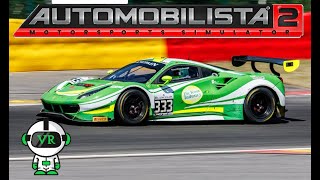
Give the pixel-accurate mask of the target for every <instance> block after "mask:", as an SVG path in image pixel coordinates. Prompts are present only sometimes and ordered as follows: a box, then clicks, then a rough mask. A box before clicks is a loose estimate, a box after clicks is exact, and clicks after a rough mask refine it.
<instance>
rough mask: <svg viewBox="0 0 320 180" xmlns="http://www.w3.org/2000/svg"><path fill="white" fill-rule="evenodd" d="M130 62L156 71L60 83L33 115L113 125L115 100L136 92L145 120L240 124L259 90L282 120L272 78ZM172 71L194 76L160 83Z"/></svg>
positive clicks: (169, 61)
mask: <svg viewBox="0 0 320 180" xmlns="http://www.w3.org/2000/svg"><path fill="white" fill-rule="evenodd" d="M136 63H142V64H148V66H149V65H150V66H153V65H155V66H156V65H161V68H160V69H159V70H157V71H156V72H155V73H154V74H153V75H152V77H150V78H149V79H148V80H147V81H146V82H144V83H141V82H132V81H116V80H108V79H104V78H88V77H83V78H75V79H72V80H68V81H65V82H62V83H60V84H58V85H56V86H54V87H53V88H51V89H50V90H49V91H47V92H45V93H44V94H43V95H42V97H41V100H42V103H43V109H42V110H41V112H40V114H39V115H40V116H46V117H52V118H54V117H60V118H64V119H68V120H72V121H81V122H106V121H114V120H115V117H116V115H115V108H116V107H117V102H118V99H119V96H120V95H121V94H123V93H124V92H126V91H128V90H129V89H136V90H140V91H142V92H143V93H144V94H145V95H146V97H147V98H148V101H149V106H148V109H149V111H148V120H149V121H198V120H244V119H245V118H244V101H245V98H246V96H247V95H248V93H249V92H250V91H251V90H253V89H255V88H257V87H265V88H267V89H269V90H270V91H271V92H272V93H273V94H274V96H275V99H276V108H277V111H276V112H277V113H278V114H279V116H281V117H283V116H284V107H285V87H284V85H283V82H282V81H281V79H280V78H279V77H278V76H276V75H273V74H266V73H256V72H235V71H231V70H227V69H224V68H220V67H216V66H212V65H208V64H204V63H200V62H195V61H191V60H182V59H173V58H159V59H156V58H155V59H144V60H141V61H137V62H136ZM133 64H134V63H133ZM175 68H176V69H178V71H179V74H178V75H179V77H180V76H182V75H181V74H183V71H185V70H186V69H187V70H188V71H190V68H191V69H193V70H194V71H196V72H197V73H196V76H189V75H188V76H185V77H187V78H182V79H181V78H180V79H179V77H178V78H177V80H175V77H174V76H173V77H171V76H169V77H167V79H166V78H162V77H163V76H164V75H165V74H166V73H168V72H169V71H172V72H175V71H177V70H176V69H175ZM179 68H180V69H179ZM184 68H185V69H184ZM116 72H117V71H115V72H113V73H116ZM113 73H111V74H110V75H109V76H108V77H112V74H113ZM137 77H138V76H137ZM141 78H143V77H142V76H141ZM171 78H173V80H171ZM161 79H162V80H165V81H167V80H168V81H167V82H163V81H162V80H161ZM170 80H171V81H170ZM120 111H121V110H120Z"/></svg>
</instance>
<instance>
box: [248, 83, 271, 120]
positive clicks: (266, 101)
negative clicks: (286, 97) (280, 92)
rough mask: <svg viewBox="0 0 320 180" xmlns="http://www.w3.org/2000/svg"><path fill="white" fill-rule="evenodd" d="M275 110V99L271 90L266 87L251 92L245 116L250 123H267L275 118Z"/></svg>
mask: <svg viewBox="0 0 320 180" xmlns="http://www.w3.org/2000/svg"><path fill="white" fill-rule="evenodd" d="M275 110H276V100H275V97H274V95H273V93H272V92H271V91H270V90H269V89H267V88H264V87H260V88H256V89H253V90H252V91H250V93H249V94H248V95H247V97H246V99H245V102H244V115H245V118H246V120H248V121H249V122H254V123H264V122H267V121H268V120H270V119H271V118H272V117H273V115H274V113H275Z"/></svg>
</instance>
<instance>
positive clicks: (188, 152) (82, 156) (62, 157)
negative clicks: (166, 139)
mask: <svg viewBox="0 0 320 180" xmlns="http://www.w3.org/2000/svg"><path fill="white" fill-rule="evenodd" d="M309 149H311V148H310V147H298V148H281V149H247V150H221V151H180V152H178V151H177V152H156V153H130V154H88V155H85V154H84V155H69V156H59V158H60V159H94V158H119V157H150V156H179V155H201V154H236V153H254V152H257V151H276V150H309ZM32 159H33V157H30V156H29V157H12V158H9V161H27V160H32Z"/></svg>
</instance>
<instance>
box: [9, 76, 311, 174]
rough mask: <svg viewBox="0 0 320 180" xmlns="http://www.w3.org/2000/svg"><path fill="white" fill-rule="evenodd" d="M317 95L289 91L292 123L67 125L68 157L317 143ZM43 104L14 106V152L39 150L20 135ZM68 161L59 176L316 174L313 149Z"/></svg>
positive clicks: (13, 170)
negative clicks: (313, 107) (313, 115)
mask: <svg viewBox="0 0 320 180" xmlns="http://www.w3.org/2000/svg"><path fill="white" fill-rule="evenodd" d="M10 81H11V80H10ZM48 82H50V81H48ZM14 83H17V82H14ZM23 83H25V84H27V82H23ZM51 83H55V82H51ZM49 85H50V84H49ZM14 86H16V85H15V84H14ZM14 86H13V85H12V86H11V87H14ZM24 88H25V90H23V89H22V90H21V89H16V91H13V90H10V92H18V91H19V92H26V91H28V89H27V87H24ZM11 89H12V88H11ZM43 89H44V88H43ZM41 91H42V89H41ZM30 92H31V90H30ZM12 94H13V95H11V94H10V97H17V96H19V93H17V94H14V93H12ZM310 99H311V98H310V96H290V97H287V99H286V102H287V109H288V110H289V111H288V112H287V121H283V122H281V123H272V124H243V123H241V122H227V121H224V122H210V123H208V122H204V123H174V124H173V123H151V124H149V125H147V126H135V127H125V126H109V125H103V126H81V125H70V124H62V126H63V127H64V129H65V130H66V132H68V133H69V134H71V138H72V142H71V144H70V145H69V146H67V147H65V148H64V149H63V152H61V153H60V155H61V156H68V155H70V156H72V155H81V156H84V157H85V156H86V155H87V156H89V155H97V154H98V155H106V154H110V155H112V154H125V153H150V152H151V153H152V152H183V151H205V150H223V151H224V150H234V149H257V148H291V147H292V148H296V147H310V145H311V103H310V102H311V100H310ZM40 108H41V107H40V106H39V105H33V106H28V105H27V106H10V107H9V111H10V112H9V115H10V118H9V149H10V151H9V157H10V158H17V157H30V158H32V153H31V152H30V150H29V149H28V148H27V147H26V146H23V145H22V144H21V140H20V138H21V136H22V134H23V133H24V132H26V131H27V130H28V128H29V126H30V125H32V123H34V122H35V121H36V116H35V115H36V114H37V113H38V112H39V110H40ZM61 161H62V162H61V163H62V168H61V170H60V171H59V172H60V175H59V176H58V177H56V178H55V179H116V180H118V179H121V180H122V179H123V180H125V179H187V180H188V179H190V180H192V179H210V180H211V179H219V180H220V179H245V180H247V179H255V180H256V179H299V180H300V179H310V176H311V173H310V171H311V170H310V169H311V168H310V162H311V157H310V155H289V154H237V153H235V154H223V153H222V154H202V155H177V156H148V157H121V158H84V159H63V160H61ZM9 170H10V171H9V173H10V179H37V178H39V179H40V177H36V178H35V177H34V176H33V170H32V169H31V161H29V160H22V161H19V160H18V161H11V160H10V165H9ZM50 179H53V177H51V178H50Z"/></svg>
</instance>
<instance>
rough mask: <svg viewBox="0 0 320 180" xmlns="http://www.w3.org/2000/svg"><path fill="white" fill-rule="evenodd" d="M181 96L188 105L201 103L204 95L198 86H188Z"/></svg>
mask: <svg viewBox="0 0 320 180" xmlns="http://www.w3.org/2000/svg"><path fill="white" fill-rule="evenodd" d="M181 96H182V100H183V102H185V103H186V104H194V103H197V102H198V101H200V99H201V98H202V96H203V93H202V91H201V89H199V88H198V87H197V86H187V87H186V88H184V89H183V91H182V94H181Z"/></svg>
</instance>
